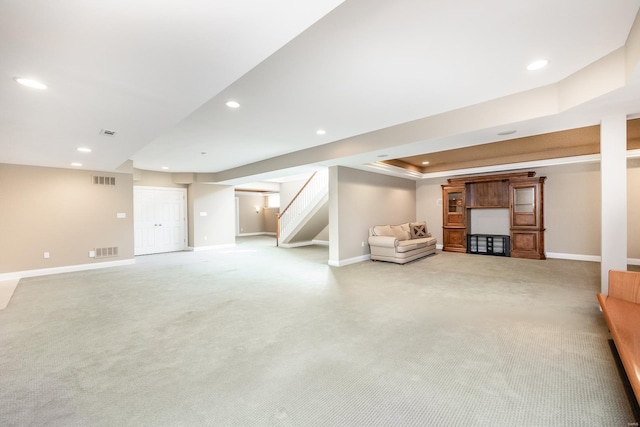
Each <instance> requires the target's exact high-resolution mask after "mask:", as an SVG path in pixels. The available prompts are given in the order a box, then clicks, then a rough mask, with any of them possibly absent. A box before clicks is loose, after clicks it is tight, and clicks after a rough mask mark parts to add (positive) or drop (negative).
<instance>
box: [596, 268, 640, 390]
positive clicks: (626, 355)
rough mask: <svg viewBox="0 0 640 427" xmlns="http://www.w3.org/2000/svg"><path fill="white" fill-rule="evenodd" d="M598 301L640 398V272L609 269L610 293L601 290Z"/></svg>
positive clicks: (625, 368)
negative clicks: (603, 292) (605, 293)
mask: <svg viewBox="0 0 640 427" xmlns="http://www.w3.org/2000/svg"><path fill="white" fill-rule="evenodd" d="M598 301H599V302H600V307H602V312H603V313H604V318H605V320H606V321H607V325H608V326H609V331H611V337H612V338H613V342H614V343H615V345H616V349H617V350H618V354H619V355H620V360H621V361H622V365H623V366H624V370H625V371H626V373H627V377H628V378H629V382H630V383H631V388H633V392H634V394H635V396H636V400H637V401H638V402H640V272H635V271H619V270H611V271H609V295H604V294H602V293H598Z"/></svg>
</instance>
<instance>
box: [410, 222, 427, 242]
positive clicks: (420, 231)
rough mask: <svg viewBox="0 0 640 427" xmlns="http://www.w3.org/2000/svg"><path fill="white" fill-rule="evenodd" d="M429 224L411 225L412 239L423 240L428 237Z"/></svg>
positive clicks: (413, 223)
mask: <svg viewBox="0 0 640 427" xmlns="http://www.w3.org/2000/svg"><path fill="white" fill-rule="evenodd" d="M427 234H428V233H427V223H426V222H412V223H411V238H412V239H421V238H423V237H427Z"/></svg>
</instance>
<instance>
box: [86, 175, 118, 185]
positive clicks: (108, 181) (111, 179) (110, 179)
mask: <svg viewBox="0 0 640 427" xmlns="http://www.w3.org/2000/svg"><path fill="white" fill-rule="evenodd" d="M92 179H93V183H94V184H96V185H116V177H115V176H97V175H93V177H92Z"/></svg>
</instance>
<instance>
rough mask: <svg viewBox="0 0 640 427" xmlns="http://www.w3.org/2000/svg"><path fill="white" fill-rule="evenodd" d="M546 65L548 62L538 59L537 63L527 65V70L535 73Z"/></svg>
mask: <svg viewBox="0 0 640 427" xmlns="http://www.w3.org/2000/svg"><path fill="white" fill-rule="evenodd" d="M548 63H549V61H547V60H546V59H538V60H537V61H533V62H532V63H531V64H529V65H527V70H529V71H536V70H539V69H541V68H544V67H546V66H547V64H548Z"/></svg>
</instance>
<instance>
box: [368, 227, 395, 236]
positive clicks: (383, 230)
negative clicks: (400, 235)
mask: <svg viewBox="0 0 640 427" xmlns="http://www.w3.org/2000/svg"><path fill="white" fill-rule="evenodd" d="M373 234H374V235H376V236H389V237H395V235H394V234H393V231H391V226H390V225H376V226H375V227H373Z"/></svg>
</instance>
